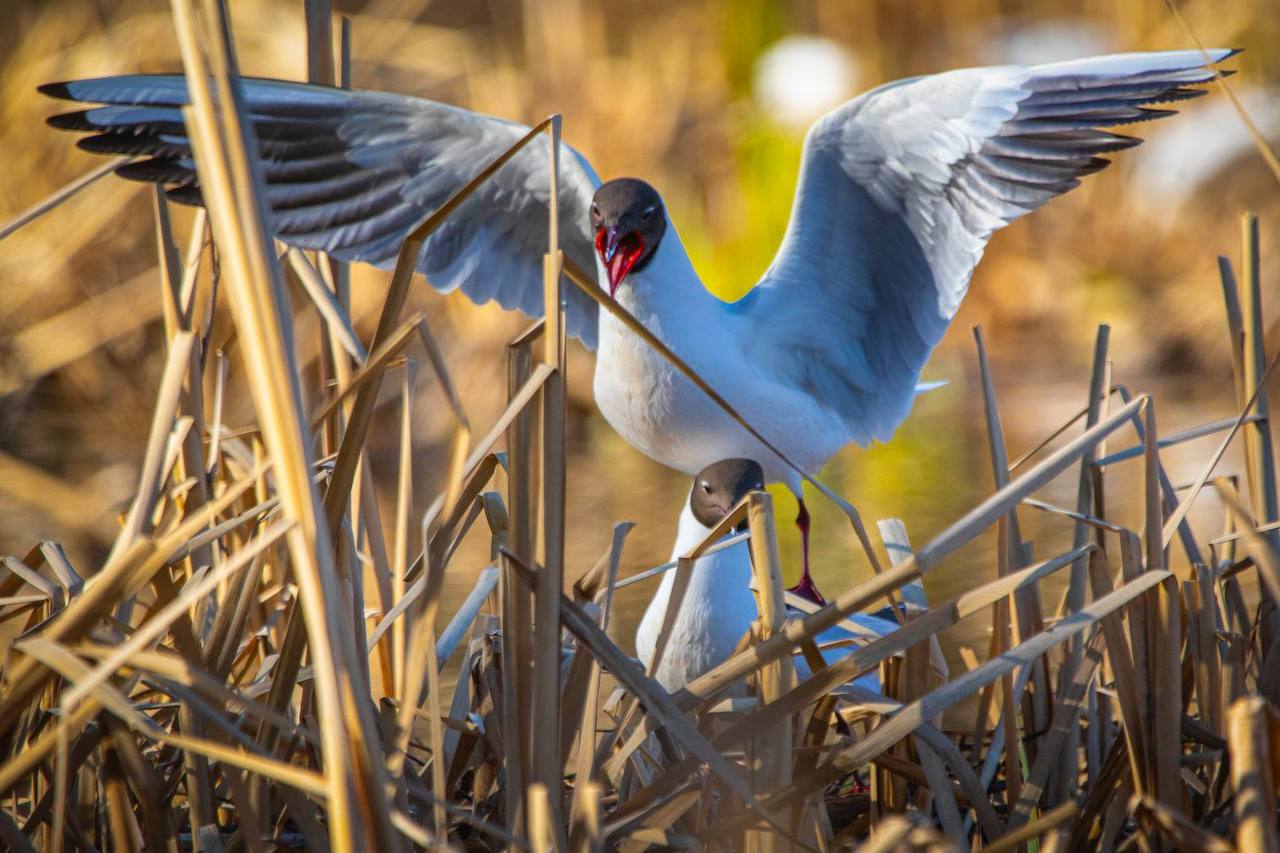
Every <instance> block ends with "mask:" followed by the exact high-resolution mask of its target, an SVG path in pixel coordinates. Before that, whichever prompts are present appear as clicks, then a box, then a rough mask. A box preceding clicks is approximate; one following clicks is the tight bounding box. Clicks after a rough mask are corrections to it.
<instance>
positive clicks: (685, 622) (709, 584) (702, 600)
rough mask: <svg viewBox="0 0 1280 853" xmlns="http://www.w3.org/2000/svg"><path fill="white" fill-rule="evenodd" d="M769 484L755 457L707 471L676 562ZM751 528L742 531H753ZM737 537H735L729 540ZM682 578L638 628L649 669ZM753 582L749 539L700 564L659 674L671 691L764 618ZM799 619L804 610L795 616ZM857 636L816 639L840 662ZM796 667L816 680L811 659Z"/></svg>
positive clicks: (693, 498) (859, 623)
mask: <svg viewBox="0 0 1280 853" xmlns="http://www.w3.org/2000/svg"><path fill="white" fill-rule="evenodd" d="M764 479H765V477H764V469H763V468H762V467H761V466H760V464H759V463H758V462H755V461H753V460H750V459H722V460H720V461H719V462H715V463H712V464H711V465H708V466H707V467H706V468H704V469H702V470H701V471H699V472H698V474H697V476H695V477H694V478H693V485H692V486H691V488H690V489H689V494H688V497H687V498H686V499H685V502H684V508H683V510H682V511H681V513H680V523H679V526H678V528H677V534H676V541H675V545H674V546H673V548H672V550H671V559H672V560H676V559H678V558H679V557H683V556H684V555H686V554H688V553H689V552H690V551H692V550H693V548H694V547H695V546H697V545H698V544H700V543H701V542H702V541H703V540H704V539H706V538H707V536H709V535H710V534H711V531H712V530H713V529H714V528H715V527H716V525H718V524H719V523H720V522H721V521H722V520H723V519H724V518H725V516H726V515H728V514H729V512H730V511H731V510H732V509H733V508H734V507H735V506H737V505H738V503H739V502H740V501H741V500H742V499H743V498H744V497H746V496H747V495H748V494H749V493H750V492H753V491H757V490H760V489H763V488H764V485H765V483H764ZM744 525H745V522H744ZM744 525H740V526H739V527H740V528H741V529H742V530H745V526H744ZM733 535H734V534H733V533H729V534H727V535H726V536H725V537H724V539H726V540H727V539H729V538H731V537H732V536H733ZM675 575H676V573H675V572H674V571H668V572H666V573H665V574H664V575H663V577H662V581H661V582H660V583H659V585H658V589H657V590H656V591H655V592H654V595H653V598H652V599H650V601H649V604H648V606H647V607H646V608H645V611H644V616H643V617H642V618H641V620H640V626H639V628H637V630H636V655H637V657H639V659H640V662H641V663H642V664H644V666H645V669H646V671H647V670H649V669H650V665H651V664H652V663H653V659H654V654H655V650H656V648H657V644H658V638H659V637H660V636H662V634H663V627H664V623H665V620H666V618H667V609H668V605H669V604H670V601H671V594H672V590H673V589H674V588H675V583H676V576H675ZM751 577H752V572H751V552H750V547H749V544H748V543H747V542H746V541H745V540H741V541H736V542H733V543H732V544H729V545H727V546H726V547H723V548H721V549H719V550H717V551H714V552H712V553H709V554H706V555H705V556H702V557H699V558H698V559H697V560H695V561H694V563H693V568H692V570H691V574H690V576H689V582H688V586H687V587H686V589H685V594H684V598H683V600H682V601H681V602H680V608H679V610H678V611H677V612H676V613H675V614H674V618H673V620H672V623H671V626H670V628H669V629H668V631H667V634H666V636H667V640H666V645H665V648H664V650H663V653H662V658H661V660H660V661H659V662H658V666H657V668H656V669H655V670H654V671H653V672H652V673H651V675H652V676H653V677H654V678H655V679H656V680H657V682H658V683H659V684H661V685H662V686H663V687H664V688H665V689H666V690H667V691H669V692H674V691H676V690H679V689H680V688H682V687H684V686H685V685H686V684H688V683H689V682H690V681H692V680H693V679H695V678H697V677H698V676H700V675H702V674H703V673H704V672H707V671H708V670H710V669H712V668H713V667H715V666H717V665H718V664H720V663H722V662H724V661H725V660H726V659H727V658H728V657H729V656H730V655H732V654H733V653H734V651H735V650H736V649H737V648H738V643H739V641H740V640H741V639H742V637H743V635H744V634H746V633H747V631H748V629H750V627H751V623H752V622H753V621H755V619H756V617H757V614H758V610H757V606H756V599H755V594H754V593H753V592H752V590H751ZM791 615H796V612H795V611H791ZM849 621H850V622H852V625H853V627H854V628H855V629H857V636H858V637H861V638H862V639H863V640H871V639H875V638H876V637H881V636H884V635H885V634H887V633H889V632H891V631H895V630H897V628H898V623H897V622H895V621H894V620H893V619H892V614H890V616H889V618H886V617H884V616H880V615H866V614H862V613H855V614H853V615H852V616H851V617H850V618H849ZM854 638H855V634H854V633H853V632H851V631H849V630H847V629H845V628H843V627H839V626H837V627H835V628H830V629H828V630H826V631H824V632H823V633H821V634H819V635H818V637H817V638H816V640H817V644H818V647H819V651H820V653H822V655H823V657H824V658H825V659H826V660H827V661H828V662H832V661H834V660H836V659H837V658H839V657H842V656H843V655H844V654H847V653H848V651H849V650H850V642H851V641H852V640H854ZM833 644H835V645H833ZM795 666H796V674H797V676H798V677H799V678H801V679H804V678H808V677H809V667H808V665H807V664H806V663H805V661H804V658H803V657H800V656H797V657H796V659H795ZM854 684H855V685H857V686H858V687H862V688H865V689H867V690H874V691H876V692H879V690H880V680H879V678H878V677H877V676H876V675H875V674H874V673H872V674H867V675H863V676H860V677H859V678H858V679H856V680H855V681H854Z"/></svg>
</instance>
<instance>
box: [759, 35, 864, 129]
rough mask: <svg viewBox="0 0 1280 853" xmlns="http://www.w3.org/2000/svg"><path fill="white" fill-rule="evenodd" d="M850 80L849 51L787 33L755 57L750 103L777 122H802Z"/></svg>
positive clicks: (849, 88)
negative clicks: (753, 98)
mask: <svg viewBox="0 0 1280 853" xmlns="http://www.w3.org/2000/svg"><path fill="white" fill-rule="evenodd" d="M856 84H857V72H856V71H855V69H854V59H853V56H852V54H851V53H850V52H849V51H848V50H846V49H845V48H843V47H841V46H840V45H839V44H836V43H835V42H834V41H832V40H831V39H827V38H822V37H820V36H787V37H786V38H784V39H781V40H779V41H777V42H774V44H773V45H771V46H770V47H769V49H768V50H766V51H765V52H764V53H763V54H762V55H761V56H760V58H759V60H757V61H756V74H755V97H756V101H757V102H758V103H759V104H760V106H761V107H762V108H763V109H764V110H765V111H766V112H768V113H769V114H770V115H771V116H772V117H773V118H774V119H775V120H776V121H778V122H779V123H781V124H787V125H792V126H798V127H804V126H807V125H808V124H809V123H811V122H812V121H813V120H814V119H815V118H817V117H818V116H820V115H822V114H823V113H824V112H826V111H827V110H829V109H831V108H832V107H834V106H836V105H837V104H839V103H840V102H841V101H844V100H846V99H847V98H849V97H850V96H851V95H852V93H853V90H854V87H855V85H856Z"/></svg>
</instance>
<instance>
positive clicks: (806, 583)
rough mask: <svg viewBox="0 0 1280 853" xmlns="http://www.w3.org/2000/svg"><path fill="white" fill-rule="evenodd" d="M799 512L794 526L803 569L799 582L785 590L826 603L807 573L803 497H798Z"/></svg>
mask: <svg viewBox="0 0 1280 853" xmlns="http://www.w3.org/2000/svg"><path fill="white" fill-rule="evenodd" d="M799 501H800V512H799V513H798V514H797V515H796V527H798V528H800V545H801V548H802V549H803V550H804V571H803V572H802V573H801V575H800V583H798V584H796V585H795V586H793V587H791V589H789V590H787V592H794V593H795V594H796V595H798V596H800V597H801V598H807V599H808V600H809V601H812V602H813V603H814V604H818V605H822V604H826V603H827V600H826V599H825V598H823V597H822V593H821V592H818V585H817V584H816V583H814V582H813V576H812V575H810V574H809V509H808V507H806V506H805V505H804V498H800V499H799Z"/></svg>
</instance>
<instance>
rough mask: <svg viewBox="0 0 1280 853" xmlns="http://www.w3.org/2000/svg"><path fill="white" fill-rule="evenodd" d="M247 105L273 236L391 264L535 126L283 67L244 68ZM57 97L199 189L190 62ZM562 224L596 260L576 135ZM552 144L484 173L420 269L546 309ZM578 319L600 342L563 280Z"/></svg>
mask: <svg viewBox="0 0 1280 853" xmlns="http://www.w3.org/2000/svg"><path fill="white" fill-rule="evenodd" d="M241 83H242V87H243V88H242V91H243V94H244V104H245V109H246V110H247V112H248V114H249V117H250V119H251V120H252V122H253V126H254V131H255V133H256V135H257V139H258V144H259V153H260V155H261V158H262V168H263V173H264V174H265V176H266V182H267V190H266V192H267V197H268V198H267V200H268V203H269V204H270V207H271V212H272V226H273V228H274V230H275V233H276V236H277V237H278V238H279V239H281V240H283V241H285V242H286V243H290V244H292V245H295V246H299V247H301V248H305V249H318V250H323V251H326V252H329V253H330V254H332V255H333V256H334V257H336V258H340V259H342V260H347V261H364V262H366V263H371V264H375V265H377V266H380V267H384V268H389V267H391V266H393V265H394V263H395V259H396V254H397V252H399V250H400V246H401V244H402V243H403V242H404V238H405V237H406V236H407V235H408V233H409V232H410V231H411V230H412V229H413V228H414V226H416V225H417V224H418V223H420V222H421V221H422V220H423V219H425V218H426V217H427V216H428V215H430V214H431V213H432V212H433V211H434V210H436V209H437V208H438V207H439V206H440V205H441V204H443V203H444V201H445V200H446V199H448V198H449V196H450V195H452V194H453V193H454V192H455V191H456V190H458V189H459V188H461V187H462V186H463V185H464V184H465V183H466V182H467V181H469V180H470V179H471V178H473V177H474V176H475V174H476V173H477V172H479V171H480V169H482V168H483V167H484V166H485V165H486V164H487V163H488V162H489V161H490V160H492V159H493V158H495V157H497V156H498V155H499V154H501V153H502V152H503V151H505V150H506V149H507V148H509V147H510V146H511V145H512V144H513V143H515V142H516V141H517V140H518V139H519V138H520V137H521V136H523V135H524V134H525V133H527V132H528V130H529V129H528V128H527V127H525V126H524V125H521V124H517V123H514V122H508V121H503V120H501V119H496V118H492V117H490V116H485V115H481V114H479V113H473V112H469V111H467V110H463V109H459V108H457V107H451V106H448V105H446V104H440V103H436V102H434V101H427V100H423V99H421V98H411V97H408V96H404V95H392V94H386V93H383V92H362V91H349V90H344V89H334V88H329V87H324V86H316V85H310V84H303V83H289V82H285V81H280V80H260V79H249V78H245V79H243V80H242V81H241ZM41 91H42V92H44V93H45V94H48V95H52V96H54V97H60V98H68V99H71V100H76V101H87V102H90V103H100V104H106V106H101V107H96V108H94V109H88V110H83V111H80V112H74V113H67V114H64V115H59V116H54V117H53V118H52V119H50V124H52V125H53V126H54V127H58V128H64V129H68V130H81V131H92V132H93V133H94V134H95V135H93V136H89V137H86V138H84V139H82V140H80V143H79V144H80V147H81V148H84V149H86V150H88V151H95V152H103V153H117V154H133V155H142V156H144V157H146V158H147V159H142V160H138V161H136V162H133V163H130V164H128V165H126V166H123V167H121V168H120V169H118V170H117V172H118V173H119V174H120V175H121V176H122V177H125V178H131V179H134V180H143V181H153V182H157V183H161V184H164V185H165V186H167V187H169V188H170V195H171V196H172V197H173V198H175V200H178V201H186V202H190V203H199V199H200V195H199V187H198V185H197V183H196V173H195V166H194V163H193V161H192V155H191V145H190V141H189V140H188V138H187V135H186V129H185V128H184V126H183V122H182V114H181V112H180V107H181V106H182V105H184V104H186V103H187V86H186V81H185V79H184V78H183V77H181V76H179V75H163V76H160V75H157V76H151V75H143V76H127V77H108V78H103V79H98V80H79V81H75V82H71V83H55V84H50V85H47V86H42V87H41ZM562 152H563V153H562V158H561V166H560V184H559V186H560V199H559V205H560V223H561V226H560V235H561V241H562V243H563V248H564V251H565V253H566V254H567V255H568V256H569V257H570V258H572V259H573V260H574V261H576V262H577V263H578V265H579V266H580V267H582V268H583V269H588V270H590V269H595V262H594V257H593V255H592V245H591V235H590V232H589V229H588V224H587V212H588V209H589V208H590V206H591V197H592V195H593V193H594V192H595V189H596V187H598V186H599V184H600V180H599V178H597V177H596V174H595V172H594V171H593V170H592V168H591V165H590V164H589V163H588V162H587V161H586V159H585V158H583V157H582V155H581V154H579V153H578V152H577V151H574V150H573V149H571V148H569V147H568V146H565V147H564V148H563V149H562ZM548 167H549V163H548V157H547V149H546V146H545V145H539V144H536V143H534V144H531V145H528V146H525V148H523V149H522V150H521V151H520V153H518V154H517V155H516V156H515V157H514V158H512V159H511V160H510V161H509V162H508V163H507V164H506V165H504V166H503V167H502V169H500V170H499V171H498V172H497V173H496V174H495V175H494V176H493V177H492V178H491V179H490V180H489V181H487V182H486V183H485V184H484V185H483V186H481V187H480V188H479V189H478V190H477V191H476V192H475V193H474V194H473V195H472V196H471V197H470V198H469V199H468V200H467V201H466V202H464V203H463V204H462V205H461V206H460V207H459V208H458V210H457V211H456V212H455V213H454V214H453V215H452V216H451V217H450V218H449V219H448V221H447V222H445V224H444V225H442V226H441V227H440V228H439V230H437V231H436V232H435V233H434V234H433V235H432V236H431V237H430V239H428V240H427V242H426V244H425V245H424V246H423V250H422V253H421V255H420V256H419V257H418V263H417V268H418V270H419V271H420V272H422V273H423V274H424V275H425V276H426V277H427V280H428V281H429V282H430V283H431V284H432V286H433V287H435V288H436V289H437V290H441V291H451V290H453V289H455V288H461V290H462V292H463V293H465V294H466V295H467V296H468V297H470V298H471V299H472V300H473V301H475V302H477V303H484V302H487V301H489V300H490V299H494V300H497V302H498V303H499V304H500V305H502V306H503V307H504V308H508V309H511V308H514V309H518V310H519V311H521V312H523V313H524V314H526V315H528V316H530V317H539V316H541V315H542V263H541V258H542V255H543V253H545V252H546V250H547V231H548V214H547V199H548V189H547V184H548ZM565 296H566V299H567V309H566V314H567V329H568V332H569V334H571V335H574V336H575V337H577V338H579V339H581V340H582V341H583V343H584V344H586V345H587V346H588V347H592V348H594V346H595V340H596V304H595V303H594V302H593V301H591V299H590V298H589V297H587V296H586V295H584V294H582V293H580V292H578V291H577V290H576V289H574V288H566V289H565Z"/></svg>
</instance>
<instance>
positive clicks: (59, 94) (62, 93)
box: [36, 80, 77, 101]
mask: <svg viewBox="0 0 1280 853" xmlns="http://www.w3.org/2000/svg"><path fill="white" fill-rule="evenodd" d="M73 82H75V81H70V80H69V81H67V82H64V83H41V84H40V85H39V86H36V91H37V92H39V93H40V94H42V95H47V96H49V97H50V98H58V99H59V100H63V101H74V100H77V98H76V96H75V95H73V94H71V85H72V83H73Z"/></svg>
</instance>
